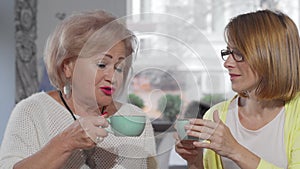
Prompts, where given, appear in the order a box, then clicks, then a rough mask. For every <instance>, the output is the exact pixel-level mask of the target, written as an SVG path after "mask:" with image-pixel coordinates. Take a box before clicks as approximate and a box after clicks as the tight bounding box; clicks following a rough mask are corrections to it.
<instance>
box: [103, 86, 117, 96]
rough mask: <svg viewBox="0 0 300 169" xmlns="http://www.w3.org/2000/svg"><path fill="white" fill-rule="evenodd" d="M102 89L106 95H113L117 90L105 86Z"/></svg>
mask: <svg viewBox="0 0 300 169" xmlns="http://www.w3.org/2000/svg"><path fill="white" fill-rule="evenodd" d="M100 89H101V91H102V92H103V93H104V94H106V95H112V94H113V93H114V92H115V89H114V88H112V87H110V86H103V87H100Z"/></svg>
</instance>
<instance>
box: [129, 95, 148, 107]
mask: <svg viewBox="0 0 300 169" xmlns="http://www.w3.org/2000/svg"><path fill="white" fill-rule="evenodd" d="M128 102H129V103H131V104H133V105H136V106H137V107H139V108H141V109H142V108H144V106H145V105H144V100H143V99H142V98H140V97H139V96H137V95H136V94H133V93H131V94H129V95H128Z"/></svg>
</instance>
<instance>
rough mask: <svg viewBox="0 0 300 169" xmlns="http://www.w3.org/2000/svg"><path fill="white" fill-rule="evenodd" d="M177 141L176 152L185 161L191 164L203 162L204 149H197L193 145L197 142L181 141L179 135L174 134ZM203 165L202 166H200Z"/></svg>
mask: <svg viewBox="0 0 300 169" xmlns="http://www.w3.org/2000/svg"><path fill="white" fill-rule="evenodd" d="M174 138H175V139H176V145H175V151H176V152H177V153H178V154H179V155H180V156H181V157H182V158H183V159H185V160H186V161H187V162H188V163H189V164H194V163H197V162H199V161H200V162H201V161H202V160H201V159H202V152H203V151H202V148H197V147H196V146H194V145H193V142H196V141H195V140H182V141H180V140H179V136H178V134H177V133H175V134H174ZM200 165H201V164H200Z"/></svg>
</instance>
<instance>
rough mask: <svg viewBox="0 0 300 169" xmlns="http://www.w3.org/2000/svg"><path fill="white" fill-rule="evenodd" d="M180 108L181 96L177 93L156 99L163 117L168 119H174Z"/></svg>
mask: <svg viewBox="0 0 300 169" xmlns="http://www.w3.org/2000/svg"><path fill="white" fill-rule="evenodd" d="M180 108H181V98H180V97H179V95H171V94H167V95H166V96H162V97H160V98H159V100H158V109H159V110H162V112H163V118H164V119H165V120H168V121H171V122H173V121H175V120H176V116H177V115H178V114H179V112H180Z"/></svg>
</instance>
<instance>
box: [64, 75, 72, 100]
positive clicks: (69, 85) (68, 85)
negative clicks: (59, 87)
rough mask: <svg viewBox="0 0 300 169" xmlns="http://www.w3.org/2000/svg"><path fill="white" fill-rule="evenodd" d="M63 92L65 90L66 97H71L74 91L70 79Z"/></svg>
mask: <svg viewBox="0 0 300 169" xmlns="http://www.w3.org/2000/svg"><path fill="white" fill-rule="evenodd" d="M63 92H64V94H65V96H66V98H67V99H69V98H70V96H71V92H72V86H71V83H70V80H67V82H66V84H65V86H64V87H63Z"/></svg>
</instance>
